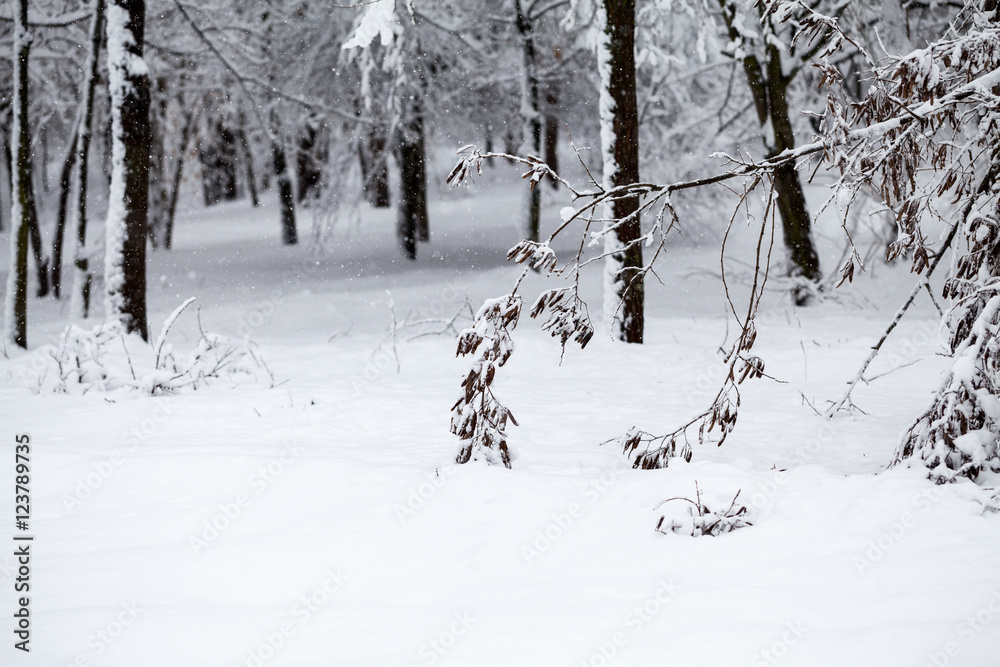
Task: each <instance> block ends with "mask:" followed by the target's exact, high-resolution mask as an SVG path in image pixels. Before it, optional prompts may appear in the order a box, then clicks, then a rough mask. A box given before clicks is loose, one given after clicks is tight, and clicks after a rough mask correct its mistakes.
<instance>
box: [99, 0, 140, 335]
mask: <svg viewBox="0 0 1000 667" xmlns="http://www.w3.org/2000/svg"><path fill="white" fill-rule="evenodd" d="M145 19H146V4H145V2H144V0H111V2H110V3H109V4H108V11H107V36H108V37H107V44H108V86H109V88H110V89H111V130H112V146H111V161H112V170H111V193H110V195H109V196H108V217H107V232H106V241H105V242H106V244H107V247H106V254H105V262H104V297H105V299H104V305H105V310H106V312H107V317H108V319H110V320H118V321H119V322H121V323H122V325H123V326H124V327H125V330H126V331H127V332H129V333H138V334H139V335H140V336H142V337H143V339H145V340H148V339H149V331H148V328H147V325H146V231H147V212H148V204H149V149H150V142H151V137H150V122H149V69H148V68H147V66H146V63H145V61H144V60H143V59H142V50H143V38H144V31H145Z"/></svg>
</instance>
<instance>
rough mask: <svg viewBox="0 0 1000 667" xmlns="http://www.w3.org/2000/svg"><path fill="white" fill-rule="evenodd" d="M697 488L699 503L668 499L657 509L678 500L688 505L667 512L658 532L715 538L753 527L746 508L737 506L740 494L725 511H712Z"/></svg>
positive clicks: (696, 501)
mask: <svg viewBox="0 0 1000 667" xmlns="http://www.w3.org/2000/svg"><path fill="white" fill-rule="evenodd" d="M694 488H695V498H696V500H691V499H690V498H668V499H667V500H664V501H663V502H662V503H660V504H659V505H657V507H662V506H663V505H666V504H668V503H671V502H673V501H675V500H677V501H681V502H682V503H687V505H680V504H678V505H671V506H670V509H669V510H665V511H664V513H663V515H662V516H660V520H659V521H658V522H657V523H656V530H657V532H660V533H663V534H664V535H666V534H667V533H674V534H677V535H690V536H691V537H700V536H702V535H708V536H710V537H715V536H718V535H722V534H723V533H731V532H733V531H734V530H737V529H739V528H744V527H746V526H752V525H753V524H752V523H750V522H749V521H747V508H746V507H745V506H744V505H738V504H736V499H737V498H739V497H740V492H739V491H737V492H736V495H735V496H733V500H732V502H731V503H730V504H729V507H727V508H726V509H721V510H719V509H716V510H712V509H710V508H709V507H708V505H706V504H705V503H703V502H702V500H701V491H700V490H699V489H698V485H697V483H696V484H695V486H694Z"/></svg>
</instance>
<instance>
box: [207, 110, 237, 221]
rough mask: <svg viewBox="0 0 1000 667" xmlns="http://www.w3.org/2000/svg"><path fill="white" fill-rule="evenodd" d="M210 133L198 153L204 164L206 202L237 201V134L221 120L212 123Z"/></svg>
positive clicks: (211, 203)
mask: <svg viewBox="0 0 1000 667" xmlns="http://www.w3.org/2000/svg"><path fill="white" fill-rule="evenodd" d="M210 126H211V128H210V129H209V131H208V132H209V136H207V137H205V139H204V140H203V141H202V142H201V145H200V147H199V150H198V157H199V159H200V160H201V165H202V192H203V193H204V196H205V206H213V205H215V204H218V203H219V202H222V201H234V200H235V199H236V198H237V197H238V196H239V192H238V191H237V189H236V135H235V134H234V133H233V131H232V130H231V129H229V127H227V126H226V124H225V123H224V122H223V121H222V119H217V120H216V121H215V122H214V123H210Z"/></svg>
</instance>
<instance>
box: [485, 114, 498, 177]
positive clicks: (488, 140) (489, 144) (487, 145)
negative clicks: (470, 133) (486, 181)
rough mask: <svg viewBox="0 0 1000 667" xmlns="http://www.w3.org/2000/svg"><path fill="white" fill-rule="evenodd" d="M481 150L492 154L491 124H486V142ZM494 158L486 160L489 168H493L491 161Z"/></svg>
mask: <svg viewBox="0 0 1000 667" xmlns="http://www.w3.org/2000/svg"><path fill="white" fill-rule="evenodd" d="M483 149H484V150H485V151H486V152H487V153H492V152H493V123H486V142H485V144H484V145H483ZM495 159H496V158H492V157H488V158H486V165H487V166H489V167H492V166H493V161H494V160H495Z"/></svg>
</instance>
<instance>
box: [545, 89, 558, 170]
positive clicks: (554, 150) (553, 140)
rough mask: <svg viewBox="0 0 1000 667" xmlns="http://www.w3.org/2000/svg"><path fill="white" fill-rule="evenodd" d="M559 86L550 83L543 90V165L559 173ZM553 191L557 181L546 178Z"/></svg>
mask: <svg viewBox="0 0 1000 667" xmlns="http://www.w3.org/2000/svg"><path fill="white" fill-rule="evenodd" d="M558 113H559V84H557V83H555V82H550V83H549V84H548V85H547V86H546V88H545V164H547V165H549V167H551V168H552V171H554V172H556V173H559V116H558ZM547 180H548V182H549V185H551V186H552V188H553V189H556V188H558V187H559V181H557V180H556V179H554V178H551V177H550V178H548V179H547Z"/></svg>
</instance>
